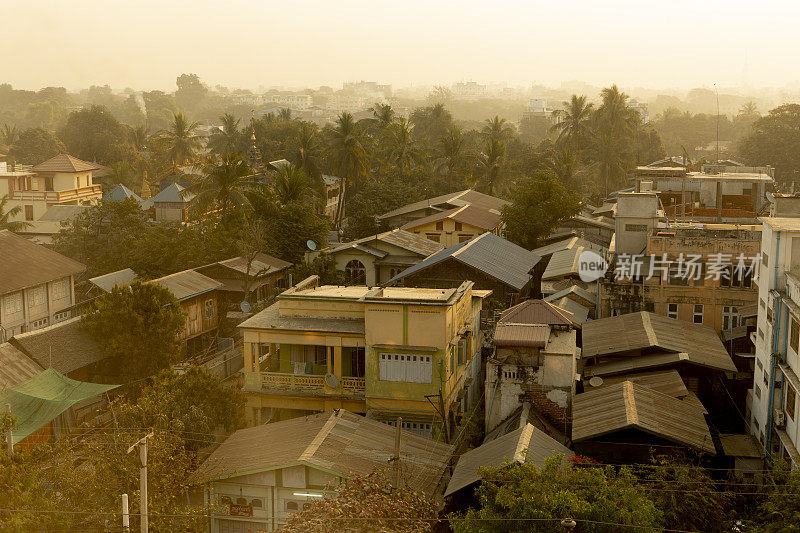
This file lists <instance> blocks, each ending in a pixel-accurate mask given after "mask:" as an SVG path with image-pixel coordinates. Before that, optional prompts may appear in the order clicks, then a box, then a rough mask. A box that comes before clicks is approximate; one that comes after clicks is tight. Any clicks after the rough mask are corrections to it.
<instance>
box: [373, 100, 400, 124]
mask: <svg viewBox="0 0 800 533" xmlns="http://www.w3.org/2000/svg"><path fill="white" fill-rule="evenodd" d="M372 116H373V120H375V121H376V122H377V123H378V126H379V127H380V129H381V130H383V129H386V128H387V127H389V125H390V124H391V123H392V122H394V118H395V112H394V109H392V106H391V105H389V104H375V105H373V106H372Z"/></svg>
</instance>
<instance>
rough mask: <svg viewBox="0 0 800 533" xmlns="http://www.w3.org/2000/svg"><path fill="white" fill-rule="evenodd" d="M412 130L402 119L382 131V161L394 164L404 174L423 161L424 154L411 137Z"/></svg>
mask: <svg viewBox="0 0 800 533" xmlns="http://www.w3.org/2000/svg"><path fill="white" fill-rule="evenodd" d="M412 130H413V128H412V127H411V125H410V124H409V123H408V121H407V120H406V119H404V118H400V119H398V120H397V122H395V123H394V124H391V125H390V126H389V127H388V128H386V130H384V134H383V141H384V146H385V148H384V150H383V152H384V159H385V160H386V162H388V163H390V164H394V165H396V166H397V168H398V169H400V173H401V174H404V173H405V172H406V171H408V170H411V167H412V166H413V165H415V164H419V163H420V162H422V161H423V160H424V152H423V150H422V147H421V146H420V145H419V142H417V141H416V139H414V138H413V137H412V134H411V133H412Z"/></svg>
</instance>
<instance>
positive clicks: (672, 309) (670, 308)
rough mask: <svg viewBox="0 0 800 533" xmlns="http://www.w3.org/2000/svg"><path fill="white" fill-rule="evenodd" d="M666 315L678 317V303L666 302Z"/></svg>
mask: <svg viewBox="0 0 800 533" xmlns="http://www.w3.org/2000/svg"><path fill="white" fill-rule="evenodd" d="M667 317H668V318H676V319H677V318H678V304H667Z"/></svg>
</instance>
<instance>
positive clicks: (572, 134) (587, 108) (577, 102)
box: [550, 94, 592, 150]
mask: <svg viewBox="0 0 800 533" xmlns="http://www.w3.org/2000/svg"><path fill="white" fill-rule="evenodd" d="M563 106H564V108H563V109H560V110H558V111H555V113H554V114H555V116H556V119H557V120H558V122H556V123H555V124H553V126H552V127H551V128H550V131H551V132H554V133H555V132H557V133H558V137H557V138H556V144H561V145H566V146H569V147H570V148H571V149H574V150H575V149H581V148H583V147H584V145H585V142H586V140H587V139H588V138H589V135H590V132H591V118H592V104H590V103H588V101H587V100H586V96H578V95H575V94H573V95H572V98H571V99H570V100H569V101H568V102H563Z"/></svg>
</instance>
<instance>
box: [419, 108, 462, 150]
mask: <svg viewBox="0 0 800 533" xmlns="http://www.w3.org/2000/svg"><path fill="white" fill-rule="evenodd" d="M411 123H412V124H414V135H415V136H416V137H417V138H419V139H424V140H425V141H426V142H427V143H428V145H429V146H430V145H433V144H434V143H435V142H436V140H437V139H439V138H440V137H441V136H442V135H444V134H445V133H446V132H447V130H448V129H449V128H450V126H452V125H453V115H451V114H450V111H448V110H447V108H446V107H445V106H444V104H443V103H441V102H440V103H438V104H434V105H430V106H425V107H419V108H417V109H415V110H414V112H413V113H411Z"/></svg>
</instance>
